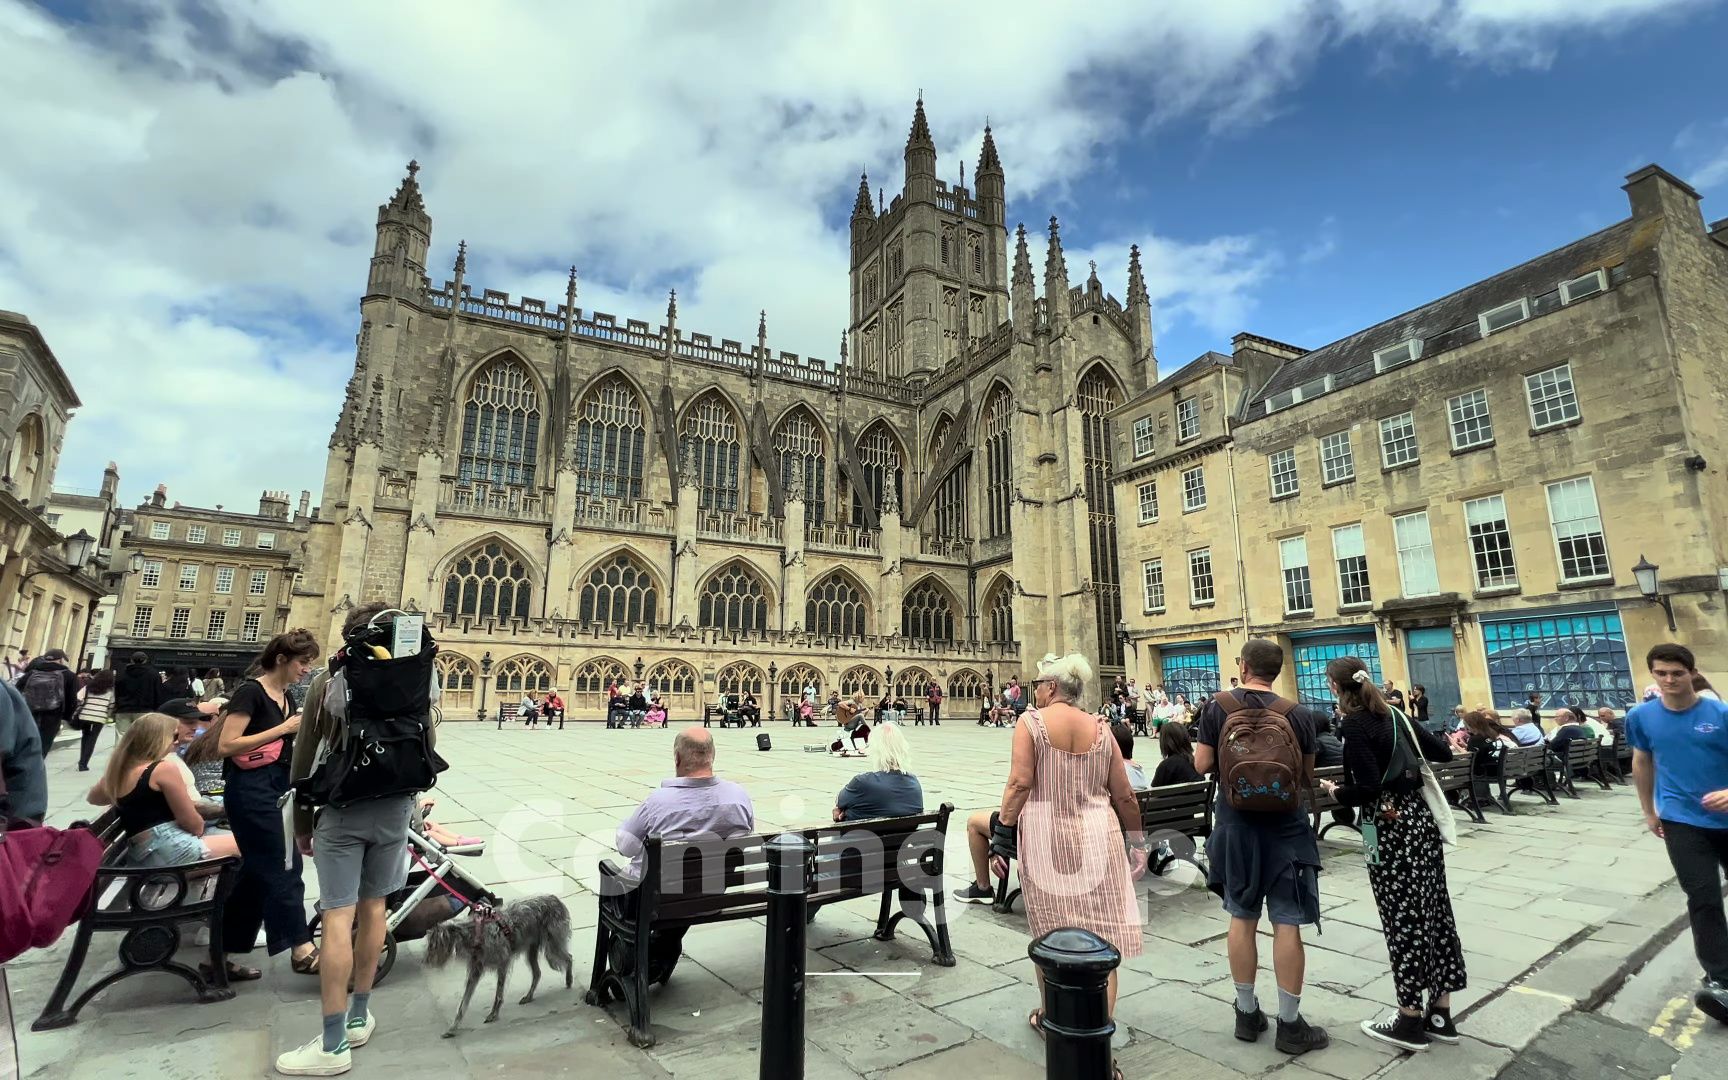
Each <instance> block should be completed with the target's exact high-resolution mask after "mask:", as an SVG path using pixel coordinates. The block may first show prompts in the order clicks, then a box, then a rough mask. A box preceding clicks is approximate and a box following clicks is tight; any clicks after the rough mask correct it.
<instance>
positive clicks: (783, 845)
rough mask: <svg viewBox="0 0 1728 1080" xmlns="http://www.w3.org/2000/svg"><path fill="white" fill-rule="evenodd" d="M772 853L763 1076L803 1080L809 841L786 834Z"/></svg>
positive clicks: (765, 960)
mask: <svg viewBox="0 0 1728 1080" xmlns="http://www.w3.org/2000/svg"><path fill="white" fill-rule="evenodd" d="M762 847H763V849H764V850H765V851H766V852H767V853H768V943H767V946H766V948H765V950H764V956H763V960H762V973H763V978H762V1060H761V1072H760V1076H761V1080H804V927H805V925H806V921H807V920H806V919H805V910H806V909H807V908H808V907H809V900H808V898H807V897H806V895H805V892H804V867H805V864H806V862H807V861H808V859H809V856H810V842H809V841H808V840H806V839H804V837H803V835H802V834H800V833H781V834H780V835H779V836H776V837H774V838H773V839H772V840H769V841H768V842H767V843H765V844H763V845H762Z"/></svg>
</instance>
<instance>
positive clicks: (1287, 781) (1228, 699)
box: [1212, 693, 1310, 814]
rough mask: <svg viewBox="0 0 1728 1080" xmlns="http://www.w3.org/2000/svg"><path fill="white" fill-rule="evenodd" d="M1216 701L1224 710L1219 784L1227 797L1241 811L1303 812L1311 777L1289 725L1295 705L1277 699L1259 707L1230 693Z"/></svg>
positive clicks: (1294, 731) (1298, 743) (1216, 696)
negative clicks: (1303, 803) (1305, 795)
mask: <svg viewBox="0 0 1728 1080" xmlns="http://www.w3.org/2000/svg"><path fill="white" fill-rule="evenodd" d="M1212 700H1213V701H1214V702H1215V703H1217V705H1218V707H1219V708H1221V709H1223V710H1224V727H1223V729H1222V730H1221V731H1220V732H1219V733H1218V785H1219V786H1220V787H1222V788H1223V789H1224V798H1225V799H1226V800H1228V801H1229V803H1230V805H1231V806H1232V807H1233V808H1235V809H1237V810H1247V811H1254V812H1259V813H1285V814H1293V813H1297V812H1299V811H1300V810H1301V809H1302V791H1303V789H1305V788H1307V787H1308V786H1309V782H1310V777H1309V776H1308V770H1307V767H1306V764H1305V762H1304V760H1303V754H1302V744H1301V743H1300V742H1299V741H1297V738H1296V728H1295V726H1294V725H1293V724H1291V722H1290V710H1291V709H1294V708H1295V707H1296V704H1295V702H1292V701H1286V700H1284V699H1283V698H1281V697H1274V698H1273V699H1272V700H1271V701H1270V702H1269V703H1268V704H1266V705H1264V706H1260V705H1255V704H1252V703H1250V702H1249V701H1248V700H1247V699H1246V698H1245V697H1241V696H1238V695H1236V694H1231V693H1220V694H1215V695H1213V697H1212Z"/></svg>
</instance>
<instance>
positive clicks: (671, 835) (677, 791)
mask: <svg viewBox="0 0 1728 1080" xmlns="http://www.w3.org/2000/svg"><path fill="white" fill-rule="evenodd" d="M672 765H673V769H674V770H675V771H676V772H677V774H678V775H676V776H674V777H673V778H672V779H670V780H662V781H660V786H659V787H657V788H655V789H654V790H653V791H652V792H650V793H649V795H648V797H647V798H646V799H644V800H642V805H641V806H638V807H637V808H636V812H635V813H634V814H631V815H630V817H629V818H628V819H626V820H625V822H624V824H622V825H620V826H618V852H619V854H621V855H628V856H629V857H630V869H629V870H628V871H626V874H627V876H628V877H630V878H631V879H632V880H637V879H639V878H641V876H642V842H643V841H644V840H646V839H648V838H649V837H650V836H658V837H659V838H660V839H662V840H688V839H691V838H693V837H694V838H708V837H719V838H721V839H724V838H727V837H732V836H746V835H749V834H750V833H751V832H753V831H755V828H756V808H755V807H754V806H752V805H751V803H750V794H749V792H747V791H745V790H744V788H743V786H742V785H740V784H735V783H733V782H732V781H730V780H722V779H720V778H719V777H718V776H715V775H714V739H713V738H712V737H711V736H710V735H709V733H708V732H707V731H706V730H705V729H703V728H699V727H687V728H685V729H684V730H683V731H680V732H679V733H678V737H677V738H676V739H674V740H673V741H672Z"/></svg>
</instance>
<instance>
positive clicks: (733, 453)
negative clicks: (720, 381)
mask: <svg viewBox="0 0 1728 1080" xmlns="http://www.w3.org/2000/svg"><path fill="white" fill-rule="evenodd" d="M678 432H679V435H680V436H681V437H682V438H683V440H684V442H685V443H687V444H689V446H690V447H691V449H692V450H693V451H694V453H693V454H692V455H691V456H690V462H691V465H692V467H693V468H694V469H695V470H696V485H697V487H698V488H699V489H700V490H701V493H702V499H701V502H700V503H699V504H698V505H700V506H701V507H702V509H704V510H721V511H725V512H727V513H730V512H732V511H734V510H737V509H738V453H739V442H738V420H737V418H736V417H735V416H734V415H733V413H732V409H731V407H730V406H728V405H727V404H726V399H725V398H723V397H721V396H720V393H719V392H718V391H716V390H710V391H708V392H707V393H706V394H703V395H702V396H701V397H699V398H697V399H696V401H695V403H694V404H693V405H691V406H690V410H689V411H688V412H686V413H685V414H684V422H683V424H682V425H680V426H679V429H678Z"/></svg>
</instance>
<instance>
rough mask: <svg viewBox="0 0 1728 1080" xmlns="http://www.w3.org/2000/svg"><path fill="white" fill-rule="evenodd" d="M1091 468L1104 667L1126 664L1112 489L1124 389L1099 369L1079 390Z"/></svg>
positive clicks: (1089, 498) (1089, 495)
mask: <svg viewBox="0 0 1728 1080" xmlns="http://www.w3.org/2000/svg"><path fill="white" fill-rule="evenodd" d="M1074 397H1075V403H1076V404H1077V405H1079V407H1080V430H1081V444H1082V450H1083V452H1084V454H1085V468H1086V506H1087V514H1086V517H1087V526H1088V530H1089V531H1090V533H1091V539H1092V545H1091V547H1092V586H1093V594H1094V605H1095V612H1096V618H1097V621H1098V660H1099V663H1100V665H1101V666H1104V667H1116V666H1119V665H1120V664H1121V663H1122V642H1121V639H1119V638H1118V637H1117V636H1116V624H1117V622H1118V621H1119V620H1120V619H1121V617H1122V582H1121V578H1120V575H1119V572H1118V571H1117V568H1116V496H1115V493H1114V492H1113V491H1112V490H1111V487H1110V446H1111V440H1110V435H1111V432H1110V428H1111V424H1110V413H1111V411H1112V410H1114V409H1115V408H1116V407H1117V406H1118V405H1120V404H1122V390H1121V388H1120V387H1119V386H1117V385H1116V381H1115V380H1114V379H1112V378H1111V377H1110V375H1109V373H1108V372H1107V371H1105V369H1104V368H1103V367H1102V366H1094V367H1093V368H1092V370H1091V371H1089V372H1087V373H1086V377H1085V378H1084V379H1081V380H1080V385H1079V386H1078V387H1077V388H1076V390H1075V395H1074Z"/></svg>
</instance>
